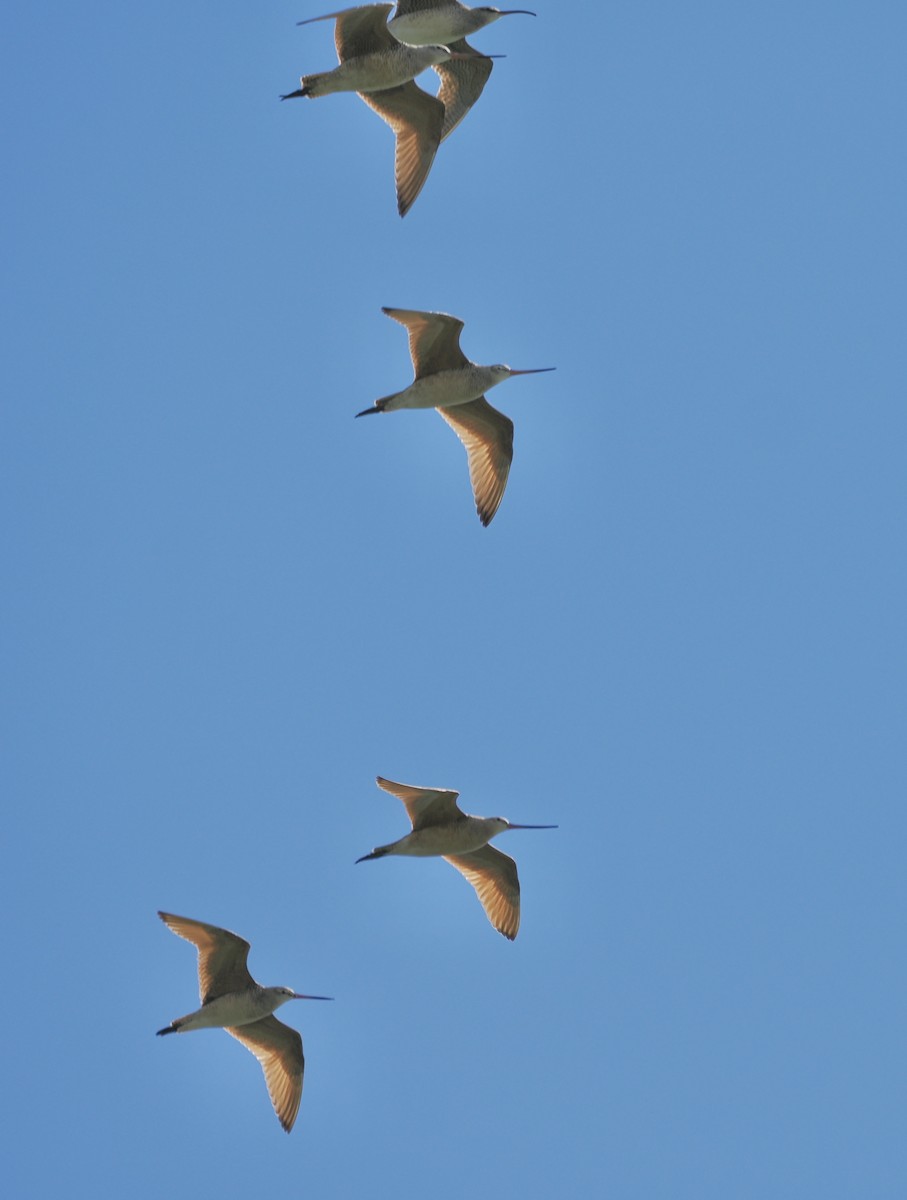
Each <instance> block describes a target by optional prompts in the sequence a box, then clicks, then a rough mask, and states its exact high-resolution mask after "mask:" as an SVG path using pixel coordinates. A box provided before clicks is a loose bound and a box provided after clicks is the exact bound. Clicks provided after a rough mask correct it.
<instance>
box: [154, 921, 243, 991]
mask: <svg viewBox="0 0 907 1200" xmlns="http://www.w3.org/2000/svg"><path fill="white" fill-rule="evenodd" d="M157 915H158V916H159V917H160V918H161V920H162V921H163V922H164V924H165V925H166V926H167V928H168V929H170V930H172V932H173V933H175V934H176V935H177V936H178V937H181V938H185V939H186V941H187V942H191V943H192V944H193V946H195V948H196V949H197V950H198V991H199V995H200V996H201V1000H202V1004H207V1003H208V1001H209V1000H215V999H217V997H218V996H223V995H225V994H226V993H227V992H241V991H244V990H245V989H246V988H248V987H252V986H254V984H255V980H254V979H253V978H252V976H251V975H250V974H249V968H248V967H247V966H246V959H247V958H248V955H249V943H248V942H247V941H246V940H245V938H241V937H239V936H238V934H235V933H231V932H230V931H229V929H220V928H219V927H218V926H217V925H207V924H206V923H205V922H204V921H193V920H191V919H190V918H189V917H177V916H175V915H174V914H173V913H165V912H159V913H158V914H157Z"/></svg>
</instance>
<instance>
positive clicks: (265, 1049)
mask: <svg viewBox="0 0 907 1200" xmlns="http://www.w3.org/2000/svg"><path fill="white" fill-rule="evenodd" d="M226 1029H227V1033H229V1034H230V1035H231V1037H235V1038H236V1040H237V1041H238V1042H242V1044H243V1045H244V1046H245V1047H246V1049H247V1050H251V1051H252V1053H253V1054H254V1055H255V1057H256V1058H257V1059H258V1061H259V1062H260V1063H261V1069H262V1070H263V1071H264V1073H265V1083H266V1084H267V1085H268V1094H269V1095H270V1097H271V1103H272V1104H273V1105H274V1111H275V1112H276V1113H277V1118H278V1120H279V1121H280V1123H281V1125H282V1126H283V1127H284V1129H285V1130H286V1131H287V1133H289V1132H290V1130H291V1129H292V1128H293V1122H294V1121H295V1120H296V1114H297V1113H298V1112H299V1101H300V1100H301V1099H302V1075H303V1071H304V1070H305V1059H304V1058H303V1056H302V1038H301V1037H300V1036H299V1032H298V1030H296V1029H291V1028H290V1027H289V1025H284V1023H283V1021H278V1020H277V1018H276V1017H275V1016H270V1017H262V1019H261V1020H260V1021H251V1022H250V1023H249V1024H248V1025H228V1026H226Z"/></svg>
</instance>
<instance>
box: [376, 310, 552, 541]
mask: <svg viewBox="0 0 907 1200" xmlns="http://www.w3.org/2000/svg"><path fill="white" fill-rule="evenodd" d="M381 311H382V312H384V313H386V314H387V315H388V316H389V317H391V318H393V320H395V321H399V322H400V324H401V325H405V326H406V328H407V330H408V331H409V352H410V356H411V358H412V360H413V372H414V374H415V379H414V380H413V382H412V383H411V384H410V385H409V387H408V388H405V389H404V390H403V391H402V392H394V393H393V394H392V395H390V396H383V397H382V398H381V399H380V400H376V401H375V403H374V404H373V405H372V407H371V408H365V409H363V410H362V412H359V413H356V416H357V417H364V416H366V415H367V414H369V413H377V412H393V411H394V410H395V409H398V408H436V409H437V410H438V412H439V413H440V414H441V416H442V417H443V418H444V420H445V421H446V422H447V424H448V425H449V426H450V427H451V428H452V429H453V431H454V433H456V435H457V437H458V438H459V439H460V441H461V442H462V443H463V445H464V446H465V447H466V455H467V458H468V459H469V478H470V480H471V481H472V491H473V495H474V496H475V502H476V511H477V512H478V514H479V520H480V521H481V522H482V524H483V525H487V524H488V523H489V521H490V520H491V518H492V517H493V516H494V514H495V513H496V512H497V510H498V505H499V504H500V503H501V497H502V496H503V495H504V488H505V487H506V486H507V476H508V474H509V473H510V463H511V461H512V459H513V422H512V421H511V420H510V418H509V417H505V416H504V414H503V413H500V412H498V410H497V409H496V408H492V407H491V405H490V404H489V403H488V401H487V400H486V399H485V396H484V395H483V393H484V392H486V391H488V389H489V388H492V387H494V386H495V385H496V384H498V383H501V382H502V381H503V380H505V379H510V377H511V376H512V375H538V374H541V373H542V372H544V371H553V370H554V367H533V368H530V369H527V370H520V371H518V370H515V369H514V368H513V367H506V366H504V365H503V364H502V363H497V364H495V365H494V366H491V367H480V366H478V365H477V364H476V363H474V362H470V360H469V359H468V358H467V357H466V355H465V354H464V353H463V351H462V350H461V349H460V331H461V330H462V328H463V322H462V321H460V320H459V319H458V318H457V317H450V316H448V315H447V314H446V313H436V312H418V311H416V310H413V309H407V308H382V310H381Z"/></svg>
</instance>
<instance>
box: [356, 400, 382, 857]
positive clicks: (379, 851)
mask: <svg viewBox="0 0 907 1200" xmlns="http://www.w3.org/2000/svg"><path fill="white" fill-rule="evenodd" d="M368 411H369V412H371V411H372V410H371V409H368ZM379 412H380V409H379ZM359 415H360V416H361V415H362V414H361V413H360V414H359ZM389 850H390V846H378V847H376V848H375V849H374V850H373V851H372V852H371V854H363V856H362V857H361V858H357V859H356V862H357V863H361V862H368V860H369V859H370V858H384V856H385V854H387V853H388V851H389Z"/></svg>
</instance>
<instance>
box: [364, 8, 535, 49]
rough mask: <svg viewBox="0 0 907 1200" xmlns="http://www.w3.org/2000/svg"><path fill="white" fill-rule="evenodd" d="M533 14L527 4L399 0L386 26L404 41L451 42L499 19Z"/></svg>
mask: <svg viewBox="0 0 907 1200" xmlns="http://www.w3.org/2000/svg"><path fill="white" fill-rule="evenodd" d="M518 13H520V14H522V15H524V16H527V17H534V16H535V13H534V12H530V11H529V9H528V8H505V9H500V8H491V7H490V6H489V5H485V4H482V5H479V7H478V8H469V7H468V6H467V5H465V4H460V3H458V0H397V5H396V11H395V13H394V15H393V17H392V18H391V19H390V20H389V21H388V23H387V27H388V29H389V30H390V31H391V33H392V34H393V35H394V37H395V38H397V39H398V40H399V41H401V42H407V43H408V44H409V45H410V46H426V45H429V44H431V43H438V42H440V43H441V45H443V46H449V45H450V44H451V43H452V42H456V41H459V39H460V38H465V37H469V35H470V34H471V33H476V32H478V30H480V29H484V28H485V26H486V25H490V24H491V23H492V21H497V20H498V19H499V18H500V17H510V16H515V15H516V14H518Z"/></svg>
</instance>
